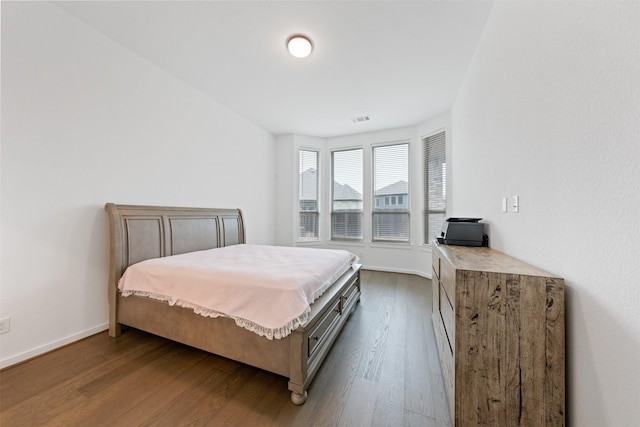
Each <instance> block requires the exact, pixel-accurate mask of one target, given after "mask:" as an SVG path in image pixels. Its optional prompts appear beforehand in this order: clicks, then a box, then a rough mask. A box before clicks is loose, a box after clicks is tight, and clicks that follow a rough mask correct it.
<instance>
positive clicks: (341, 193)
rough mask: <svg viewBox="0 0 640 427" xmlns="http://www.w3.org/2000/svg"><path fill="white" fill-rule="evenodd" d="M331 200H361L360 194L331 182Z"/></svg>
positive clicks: (347, 186)
mask: <svg viewBox="0 0 640 427" xmlns="http://www.w3.org/2000/svg"><path fill="white" fill-rule="evenodd" d="M333 200H362V194H360V193H359V192H357V191H356V190H354V189H353V187H351V186H349V184H340V183H339V182H336V181H333Z"/></svg>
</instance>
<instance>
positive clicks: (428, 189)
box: [423, 131, 447, 244]
mask: <svg viewBox="0 0 640 427" xmlns="http://www.w3.org/2000/svg"><path fill="white" fill-rule="evenodd" d="M445 136H446V135H445V132H444V131H443V132H440V133H438V134H435V135H432V136H429V137H427V138H424V139H423V145H424V243H427V244H429V243H431V240H433V238H434V236H437V235H439V234H440V231H441V230H442V224H443V223H444V220H445V215H446V208H447V161H446V142H445V141H446V137H445Z"/></svg>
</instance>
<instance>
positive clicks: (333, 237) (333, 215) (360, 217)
mask: <svg viewBox="0 0 640 427" xmlns="http://www.w3.org/2000/svg"><path fill="white" fill-rule="evenodd" d="M348 151H359V152H360V159H359V160H360V165H359V166H360V176H359V179H360V187H361V189H362V190H364V185H365V182H364V148H363V147H349V148H336V149H332V150H331V151H330V159H331V160H330V163H331V164H330V168H331V172H330V189H331V190H330V193H329V200H330V220H329V221H330V226H329V229H330V233H329V241H332V242H363V241H364V191H362V192H360V199H353V200H351V199H338V200H345V201H347V202H355V204H356V205H357V204H358V202H359V205H360V208H359V209H357V208H356V209H344V210H338V211H336V209H335V207H336V203H335V202H336V199H334V197H335V191H336V186H335V184H336V182H337V181H336V179H335V172H336V167H335V155H336V153H344V152H348ZM344 185H348V184H344ZM349 187H350V188H352V187H351V186H349ZM352 189H353V190H354V191H356V192H358V190H357V189H354V188H352ZM340 214H346V215H345V220H344V225H343V227H344V233H342V234H340V235H338V234H336V227H337V223H336V221H337V217H338V215H340ZM348 214H357V215H351V216H349V215H348ZM350 221H353V222H355V223H356V224H357V223H359V227H358V228H359V230H358V231H359V235H357V236H355V237H348V236H347V234H349V232H350V229H349V222H350Z"/></svg>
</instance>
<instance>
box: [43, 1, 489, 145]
mask: <svg viewBox="0 0 640 427" xmlns="http://www.w3.org/2000/svg"><path fill="white" fill-rule="evenodd" d="M55 4H57V5H58V6H59V7H61V8H62V9H64V10H65V11H67V12H68V13H69V14H71V15H73V16H75V17H76V18H78V19H80V20H81V21H84V22H85V23H86V24H88V25H90V26H91V27H93V28H94V29H96V30H97V31H99V32H101V33H103V34H105V35H106V36H107V37H109V38H111V39H113V40H114V41H116V42H118V43H120V44H121V45H122V46H124V47H126V48H128V49H130V50H132V51H133V52H136V53H137V54H138V55H140V56H142V57H144V58H146V59H147V60H148V61H150V62H151V63H153V64H155V65H156V66H158V67H160V68H162V69H164V70H166V71H167V72H169V73H170V74H172V75H173V76H175V77H176V78H178V79H180V80H181V81H183V82H184V83H186V84H188V85H189V86H191V87H193V88H194V89H196V90H198V91H199V92H201V93H203V94H205V95H206V96H208V97H210V98H211V99H213V100H215V101H217V102H218V103H220V104H222V105H224V106H225V107H227V108H229V109H230V110H232V111H234V112H236V113H237V114H239V115H241V116H243V117H245V118H247V119H249V120H251V121H252V122H254V123H256V124H257V125H258V126H260V127H262V128H264V129H265V130H267V131H269V132H271V133H273V134H275V135H279V134H286V133H296V134H302V135H309V136H317V137H331V136H338V135H347V134H353V133H361V132H369V131H376V130H382V129H390V128H396V127H402V126H411V125H415V124H417V123H420V122H422V121H424V120H426V119H428V118H430V117H434V116H436V115H438V114H440V113H443V112H445V111H447V110H448V109H450V108H451V106H452V105H453V102H454V100H455V97H456V94H457V92H458V89H459V87H460V84H461V82H462V79H463V78H464V75H465V72H466V69H467V67H468V65H469V62H470V60H471V57H472V55H473V52H474V51H475V47H476V45H477V43H478V40H479V38H480V35H481V32H482V29H483V28H484V25H485V22H486V20H487V18H488V16H489V13H490V11H491V8H492V6H493V2H490V1H477V0H475V1H409V2H403V1H372V2H370V1H293V2H286V1H257V2H245V1H227V2H222V1H199V2H197V1H196V2H192V1H188V2H181V1H106V2H99V1H98V2H97V1H71V2H56V3H55ZM294 33H304V34H307V35H308V36H310V37H311V39H313V42H314V50H313V52H312V54H311V56H309V57H308V58H306V59H297V58H294V57H293V56H291V55H289V53H288V52H287V50H286V48H285V41H286V39H287V38H288V37H289V36H290V35H291V34H294ZM362 115H368V116H369V117H370V120H368V121H364V122H358V123H353V122H352V120H351V118H352V117H355V116H362Z"/></svg>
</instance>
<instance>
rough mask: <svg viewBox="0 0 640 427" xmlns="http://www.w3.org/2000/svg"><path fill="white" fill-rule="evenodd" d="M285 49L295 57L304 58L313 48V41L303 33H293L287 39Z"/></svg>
mask: <svg viewBox="0 0 640 427" xmlns="http://www.w3.org/2000/svg"><path fill="white" fill-rule="evenodd" d="M287 50H289V53H290V54H291V55H293V56H295V57H296V58H306V57H307V56H309V54H310V53H311V51H312V50H313V42H312V41H311V39H310V38H309V37H307V36H305V35H304V34H294V35H292V36H291V37H289V38H288V39H287Z"/></svg>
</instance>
